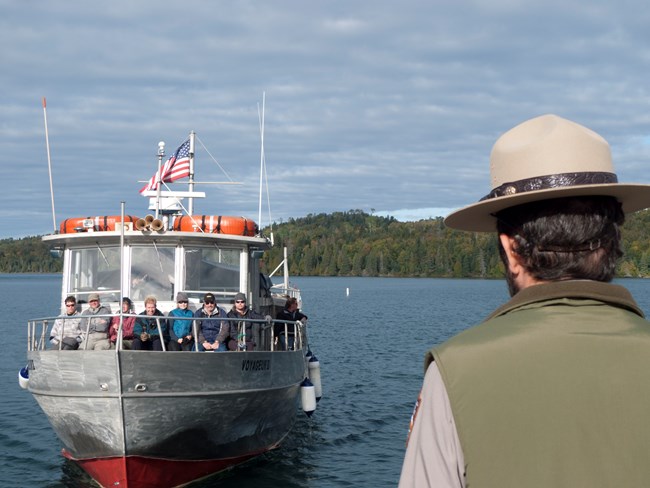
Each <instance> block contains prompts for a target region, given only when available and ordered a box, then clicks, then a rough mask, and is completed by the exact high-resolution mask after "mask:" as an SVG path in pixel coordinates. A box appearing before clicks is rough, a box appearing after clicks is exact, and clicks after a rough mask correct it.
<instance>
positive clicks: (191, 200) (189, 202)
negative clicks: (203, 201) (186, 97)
mask: <svg viewBox="0 0 650 488" xmlns="http://www.w3.org/2000/svg"><path fill="white" fill-rule="evenodd" d="M194 136H195V132H194V131H192V132H190V181H189V183H188V190H189V191H190V193H191V192H193V191H194ZM187 213H188V215H194V198H193V197H189V198H188V199H187Z"/></svg>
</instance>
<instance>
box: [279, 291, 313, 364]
mask: <svg viewBox="0 0 650 488" xmlns="http://www.w3.org/2000/svg"><path fill="white" fill-rule="evenodd" d="M276 318H277V319H278V320H287V321H291V322H294V324H295V322H297V321H298V320H299V321H301V322H302V323H303V324H306V323H307V316H306V315H305V314H304V313H302V312H300V311H299V310H298V300H297V299H296V298H295V297H290V298H288V299H287V303H286V304H285V305H284V309H283V310H281V311H280V312H279V313H278V316H277V317H276ZM294 324H287V327H286V331H287V339H288V342H289V349H293V345H294V339H295V325H294ZM284 331H285V324H282V323H276V324H274V325H273V335H275V337H277V338H278V340H279V341H280V345H281V347H282V350H283V351H285V350H286V349H287V346H286V342H287V341H286V340H285V337H284Z"/></svg>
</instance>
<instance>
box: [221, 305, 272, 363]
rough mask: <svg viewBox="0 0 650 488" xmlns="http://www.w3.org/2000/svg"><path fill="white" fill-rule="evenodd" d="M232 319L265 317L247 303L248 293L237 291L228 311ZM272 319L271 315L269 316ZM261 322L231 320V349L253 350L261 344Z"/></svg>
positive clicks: (229, 347) (229, 342)
mask: <svg viewBox="0 0 650 488" xmlns="http://www.w3.org/2000/svg"><path fill="white" fill-rule="evenodd" d="M228 317H230V318H231V319H263V318H265V317H263V316H262V315H260V314H259V313H257V312H256V311H255V310H253V309H251V308H249V307H248V306H247V304H246V295H244V294H243V293H237V294H236V295H235V299H234V302H233V306H232V309H231V310H230V311H229V312H228ZM268 318H269V319H270V317H268ZM259 337H260V323H259V322H248V321H243V320H231V321H230V340H229V341H228V350H229V351H252V350H254V349H255V348H256V347H258V346H259V342H260V339H259Z"/></svg>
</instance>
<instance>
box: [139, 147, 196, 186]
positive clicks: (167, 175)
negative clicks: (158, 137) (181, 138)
mask: <svg viewBox="0 0 650 488" xmlns="http://www.w3.org/2000/svg"><path fill="white" fill-rule="evenodd" d="M160 174H161V175H162V176H161V177H160V181H164V182H165V183H170V182H172V181H176V180H177V179H179V178H185V177H186V176H189V175H190V140H189V139H188V140H186V141H185V142H184V143H183V144H181V145H180V147H179V148H178V149H176V152H175V153H174V154H173V155H172V157H171V158H169V159H168V160H167V161H166V162H165V164H163V165H162V166H161V168H160ZM157 189H158V172H157V171H156V174H154V175H153V176H152V177H151V179H150V180H149V183H147V184H146V185H144V186H143V187H142V189H141V190H140V193H142V192H144V191H147V190H157Z"/></svg>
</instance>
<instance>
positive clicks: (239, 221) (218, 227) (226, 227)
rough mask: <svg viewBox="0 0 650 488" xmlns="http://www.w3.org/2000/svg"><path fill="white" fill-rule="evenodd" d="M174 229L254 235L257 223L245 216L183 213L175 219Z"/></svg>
mask: <svg viewBox="0 0 650 488" xmlns="http://www.w3.org/2000/svg"><path fill="white" fill-rule="evenodd" d="M172 229H173V230H176V231H182V232H208V233H211V234H232V235H237V236H254V235H255V234H257V231H258V229H257V224H256V223H255V222H253V221H252V220H250V219H247V218H245V217H228V216H226V215H192V216H191V217H189V216H187V215H183V216H182V217H176V219H174V225H173V227H172Z"/></svg>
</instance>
